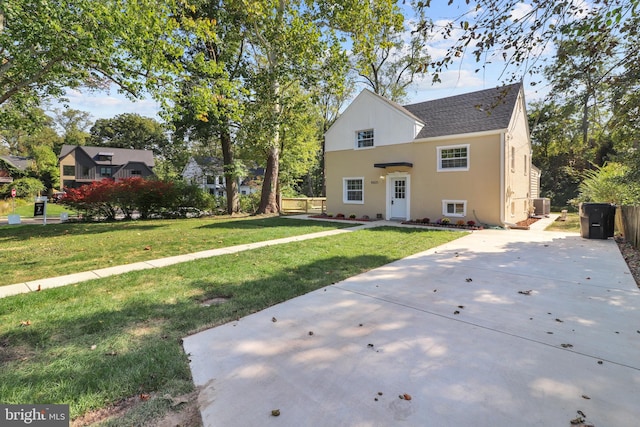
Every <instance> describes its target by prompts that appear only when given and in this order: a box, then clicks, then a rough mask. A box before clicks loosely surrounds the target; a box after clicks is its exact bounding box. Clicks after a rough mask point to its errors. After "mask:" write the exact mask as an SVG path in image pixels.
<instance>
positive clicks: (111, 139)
mask: <svg viewBox="0 0 640 427" xmlns="http://www.w3.org/2000/svg"><path fill="white" fill-rule="evenodd" d="M88 143H89V144H90V145H93V146H97V147H115V148H128V149H134V150H152V151H153V153H154V155H156V156H161V157H162V158H171V155H170V154H171V152H170V150H169V151H168V152H167V149H170V148H171V147H170V143H169V138H168V137H167V134H166V130H165V128H164V127H163V126H162V125H161V124H160V123H159V122H158V121H157V120H155V119H152V118H150V117H142V116H141V115H139V114H135V113H125V114H119V115H117V116H115V117H113V118H111V119H98V120H96V122H95V124H94V125H93V126H92V127H91V130H90V136H89V139H88Z"/></svg>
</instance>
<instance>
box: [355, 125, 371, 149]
mask: <svg viewBox="0 0 640 427" xmlns="http://www.w3.org/2000/svg"><path fill="white" fill-rule="evenodd" d="M365 132H371V136H370V137H368V136H367V137H365V136H364V135H362V134H364V133H365ZM361 136H362V137H361ZM367 141H371V145H363V146H361V145H360V143H363V142H367ZM355 144H356V150H366V149H368V148H373V147H375V145H376V143H375V132H374V130H373V129H361V130H357V131H356V142H355Z"/></svg>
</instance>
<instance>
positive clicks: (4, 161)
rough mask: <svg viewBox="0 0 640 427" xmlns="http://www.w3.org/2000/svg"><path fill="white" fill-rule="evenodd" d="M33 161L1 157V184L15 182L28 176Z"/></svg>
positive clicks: (16, 157) (27, 158) (18, 157)
mask: <svg viewBox="0 0 640 427" xmlns="http://www.w3.org/2000/svg"><path fill="white" fill-rule="evenodd" d="M31 162H32V159H31V158H29V157H21V156H11V155H9V156H0V184H7V183H10V182H13V180H14V179H18V178H22V177H24V176H26V175H27V169H28V168H29V166H30V165H31Z"/></svg>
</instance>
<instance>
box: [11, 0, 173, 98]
mask: <svg viewBox="0 0 640 427" xmlns="http://www.w3.org/2000/svg"><path fill="white" fill-rule="evenodd" d="M175 6H176V5H175V2H174V1H173V0H164V1H161V2H157V1H151V0H136V1H125V2H121V1H117V0H102V1H93V0H3V2H2V3H1V4H0V58H2V61H1V62H2V63H1V65H0V106H2V105H4V104H5V103H6V102H8V101H11V102H12V103H13V105H14V106H15V107H16V108H18V109H28V108H29V107H32V106H33V105H38V104H39V103H40V100H42V99H45V98H48V97H56V98H58V97H62V96H63V95H64V94H65V91H66V89H68V88H77V87H80V86H88V87H104V85H105V84H111V83H114V84H116V85H117V86H118V87H119V88H120V89H121V90H123V91H125V92H126V93H128V94H129V95H131V96H137V95H138V94H139V92H140V91H141V89H142V88H143V87H144V85H154V84H156V83H158V82H159V81H162V80H164V79H166V78H167V77H168V76H169V75H171V73H172V72H173V71H175V67H174V66H173V65H172V63H171V62H170V61H168V59H170V58H171V57H174V56H176V55H179V54H180V53H181V50H182V48H181V47H180V44H179V43H176V42H175V41H176V38H177V37H179V36H180V33H179V32H178V31H176V30H177V29H178V25H177V22H176V20H175V19H173V17H172V15H173V10H174V9H175Z"/></svg>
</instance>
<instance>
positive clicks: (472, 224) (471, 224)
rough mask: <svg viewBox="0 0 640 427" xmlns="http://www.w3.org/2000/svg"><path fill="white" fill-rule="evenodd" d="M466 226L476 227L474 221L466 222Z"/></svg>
mask: <svg viewBox="0 0 640 427" xmlns="http://www.w3.org/2000/svg"><path fill="white" fill-rule="evenodd" d="M467 225H468V226H469V227H473V226H474V225H476V222H475V221H467Z"/></svg>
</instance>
